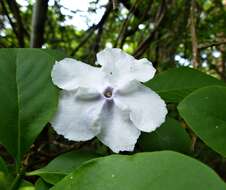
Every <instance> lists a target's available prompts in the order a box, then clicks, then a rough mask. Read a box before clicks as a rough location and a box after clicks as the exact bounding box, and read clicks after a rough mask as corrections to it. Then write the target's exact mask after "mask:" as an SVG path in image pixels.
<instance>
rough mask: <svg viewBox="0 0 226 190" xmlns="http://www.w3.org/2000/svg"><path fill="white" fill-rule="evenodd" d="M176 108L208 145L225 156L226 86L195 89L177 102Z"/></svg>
mask: <svg viewBox="0 0 226 190" xmlns="http://www.w3.org/2000/svg"><path fill="white" fill-rule="evenodd" d="M178 110H179V113H180V115H181V116H182V117H183V118H184V120H185V121H186V123H187V124H188V125H189V126H190V127H191V128H192V129H193V130H194V132H195V133H196V134H197V135H198V136H199V137H200V138H201V139H202V140H203V141H204V142H205V143H206V144H207V145H208V146H210V147H211V148H212V149H214V150H215V151H217V152H218V153H220V154H222V155H224V156H226V87H222V86H210V87H205V88H202V89H199V90H196V91H194V92H193V93H192V94H190V95H189V96H187V97H186V98H185V99H184V100H183V101H182V102H181V103H180V104H179V106H178Z"/></svg>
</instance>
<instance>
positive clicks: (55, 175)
mask: <svg viewBox="0 0 226 190" xmlns="http://www.w3.org/2000/svg"><path fill="white" fill-rule="evenodd" d="M96 157H97V155H96V154H92V153H88V152H82V151H72V152H67V153H65V154H62V155H60V156H58V157H56V158H55V159H54V160H52V161H51V162H50V163H49V164H48V165H47V166H45V167H44V168H41V169H38V170H35V171H32V172H29V173H27V175H38V176H40V177H42V178H43V179H44V180H45V181H46V182H48V183H50V184H56V183H57V182H58V181H60V180H61V179H62V178H64V177H65V176H66V175H68V174H69V173H70V172H72V171H73V170H75V169H76V168H78V167H79V166H80V165H81V164H82V163H83V162H85V161H87V160H90V159H92V158H96Z"/></svg>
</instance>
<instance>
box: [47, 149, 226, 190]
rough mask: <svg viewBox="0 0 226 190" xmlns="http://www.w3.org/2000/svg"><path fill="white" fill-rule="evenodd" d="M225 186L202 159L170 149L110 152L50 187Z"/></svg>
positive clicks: (170, 189) (174, 189) (214, 189)
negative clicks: (130, 153)
mask: <svg viewBox="0 0 226 190" xmlns="http://www.w3.org/2000/svg"><path fill="white" fill-rule="evenodd" d="M62 189H64V190H90V189H92V190H116V189H117V190H147V189H153V190H163V189H167V190H181V189H183V190H191V189H198V190H207V189H211V190H225V189H226V185H225V183H224V182H223V181H222V180H221V179H220V178H219V177H218V176H217V174H216V173H215V172H214V171H213V170H212V169H211V168H209V167H207V166H206V165H204V164H202V163H201V162H199V161H197V160H195V159H193V158H190V157H188V156H185V155H183V154H179V153H176V152H171V151H162V152H152V153H138V154H135V155H132V156H125V155H113V156H108V157H103V158H99V159H94V160H91V161H90V162H87V163H86V164H84V165H83V166H82V167H80V168H79V169H77V170H75V171H74V172H73V173H71V174H70V175H68V176H67V177H65V178H64V179H63V180H62V181H60V182H59V183H58V184H57V185H56V186H55V187H53V188H51V190H62Z"/></svg>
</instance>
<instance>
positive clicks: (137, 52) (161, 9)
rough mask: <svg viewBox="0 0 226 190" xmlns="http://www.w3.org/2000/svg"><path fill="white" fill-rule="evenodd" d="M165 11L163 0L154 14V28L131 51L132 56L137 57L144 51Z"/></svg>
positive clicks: (160, 22)
mask: <svg viewBox="0 0 226 190" xmlns="http://www.w3.org/2000/svg"><path fill="white" fill-rule="evenodd" d="M165 13H166V8H165V0H163V1H162V3H161V6H160V7H159V10H158V11H157V14H156V19H155V27H154V30H153V31H152V32H151V33H150V34H149V35H148V36H147V37H146V38H145V39H144V40H143V41H142V42H141V43H140V44H139V46H138V48H137V49H136V50H135V51H134V53H133V55H134V57H136V58H139V57H141V55H143V53H144V52H145V51H146V49H147V47H148V46H149V43H150V42H151V41H152V39H153V38H154V37H155V33H156V31H157V29H158V28H159V26H160V25H161V24H162V21H163V18H164V17H165Z"/></svg>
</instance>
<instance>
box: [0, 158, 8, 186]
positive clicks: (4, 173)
mask: <svg viewBox="0 0 226 190" xmlns="http://www.w3.org/2000/svg"><path fill="white" fill-rule="evenodd" d="M8 176H9V171H8V168H7V166H6V163H5V161H4V160H3V159H2V158H1V157H0V189H1V190H7V188H8V185H9V179H8Z"/></svg>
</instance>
